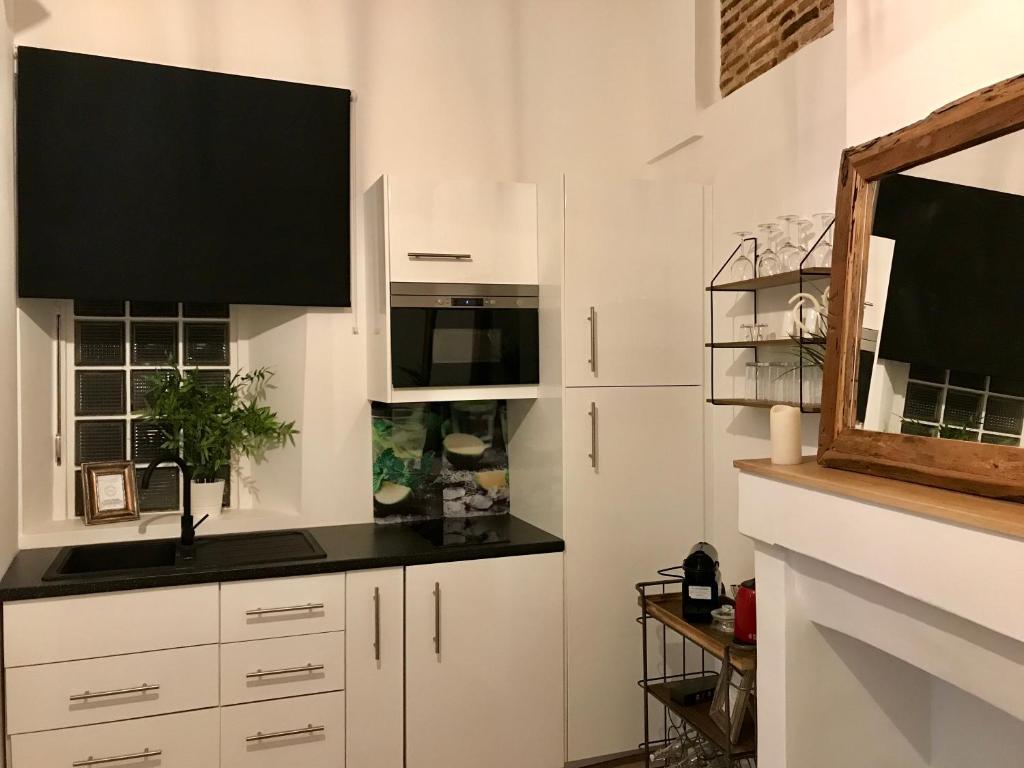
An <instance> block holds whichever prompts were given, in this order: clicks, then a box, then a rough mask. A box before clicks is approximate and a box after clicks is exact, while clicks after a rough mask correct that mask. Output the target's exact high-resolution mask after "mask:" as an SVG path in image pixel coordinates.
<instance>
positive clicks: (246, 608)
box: [220, 573, 345, 643]
mask: <svg viewBox="0 0 1024 768" xmlns="http://www.w3.org/2000/svg"><path fill="white" fill-rule="evenodd" d="M344 628H345V575H344V574H340V573H327V574H323V575H316V576H292V577H290V578H287V579H258V580H256V581H232V582H230V583H227V584H223V585H222V586H221V590H220V639H221V642H222V643H233V642H238V641H240V640H259V639H263V638H268V637H286V636H288V635H307V634H312V633H314V632H337V631H339V630H342V629H344Z"/></svg>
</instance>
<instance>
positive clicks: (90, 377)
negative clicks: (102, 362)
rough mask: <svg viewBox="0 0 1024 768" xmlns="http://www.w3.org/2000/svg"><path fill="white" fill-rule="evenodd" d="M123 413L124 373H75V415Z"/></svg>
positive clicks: (114, 414)
mask: <svg viewBox="0 0 1024 768" xmlns="http://www.w3.org/2000/svg"><path fill="white" fill-rule="evenodd" d="M124 412H125V394H124V371H75V415H76V416H116V415H118V414H120V413H124Z"/></svg>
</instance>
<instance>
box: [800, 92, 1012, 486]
mask: <svg viewBox="0 0 1024 768" xmlns="http://www.w3.org/2000/svg"><path fill="white" fill-rule="evenodd" d="M1021 222H1024V77H1016V78H1011V79H1009V80H1005V81H1003V82H1001V83H997V84H995V85H993V86H990V87H988V88H984V89H982V90H980V91H977V92H976V93H973V94H970V95H968V96H965V97H963V98H961V99H958V100H957V101H954V102H953V103H951V104H948V105H946V106H945V107H942V108H941V109H938V110H936V111H935V112H933V113H932V114H931V115H929V116H928V117H926V118H925V119H924V120H921V121H920V122H917V123H914V124H913V125H909V126H907V127H906V128H902V129H900V130H898V131H895V132H894V133H890V134H888V135H886V136H881V137H879V138H877V139H875V140H873V141H869V142H867V143H865V144H862V145H860V146H857V147H851V148H850V149H847V150H846V151H845V152H844V153H843V158H842V163H841V165H840V169H839V187H838V190H837V195H836V224H835V231H834V237H833V258H832V282H831V285H830V287H829V291H828V295H829V322H828V337H827V340H826V345H825V372H824V390H823V393H822V404H821V425H820V433H819V441H818V461H819V463H821V464H823V465H825V466H828V467H836V468H839V469H849V470H853V471H857V472H865V473H869V474H873V475H880V476H883V477H891V478H897V479H899V480H906V481H912V482H918V483H924V484H928V485H934V486H939V487H942V488H948V489H952V490H957V491H964V492H968V493H975V494H981V495H985V496H992V497H996V498H1001V499H1007V500H1012V501H1016V502H1024V451H1022V450H1020V449H1021V447H1022V444H1024V437H1022V435H1024V333H1021V332H1020V329H1019V328H1018V323H1017V315H1018V311H1017V308H1018V307H1019V306H1020V298H1019V297H1020V295H1021V287H1022V286H1024V254H1018V250H1024V246H1022V245H1021V244H1020V227H1021Z"/></svg>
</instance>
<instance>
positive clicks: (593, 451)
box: [587, 402, 597, 472]
mask: <svg viewBox="0 0 1024 768" xmlns="http://www.w3.org/2000/svg"><path fill="white" fill-rule="evenodd" d="M587 456H588V457H589V458H590V466H591V467H593V468H594V471H595V472H597V403H593V402H592V403H591V404H590V453H588V454H587Z"/></svg>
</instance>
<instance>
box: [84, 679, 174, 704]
mask: <svg viewBox="0 0 1024 768" xmlns="http://www.w3.org/2000/svg"><path fill="white" fill-rule="evenodd" d="M159 690H160V686H159V685H149V684H148V683H143V684H142V685H136V686H135V687H134V688H115V689H114V690H112V691H85V692H84V693H76V694H73V695H71V696H68V700H69V701H88V700H89V699H102V698H105V697H107V696H128V695H130V694H133V693H149V692H150V691H159Z"/></svg>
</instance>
